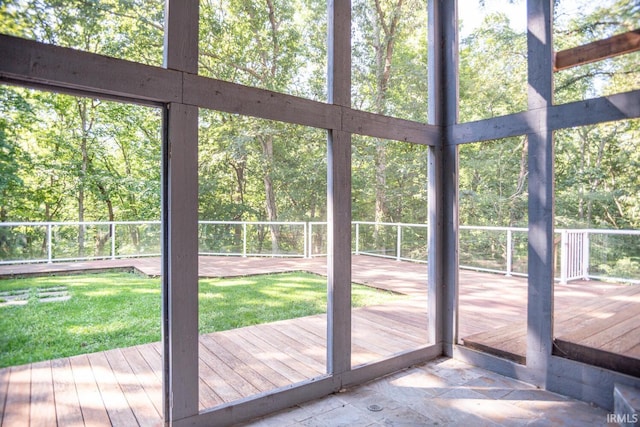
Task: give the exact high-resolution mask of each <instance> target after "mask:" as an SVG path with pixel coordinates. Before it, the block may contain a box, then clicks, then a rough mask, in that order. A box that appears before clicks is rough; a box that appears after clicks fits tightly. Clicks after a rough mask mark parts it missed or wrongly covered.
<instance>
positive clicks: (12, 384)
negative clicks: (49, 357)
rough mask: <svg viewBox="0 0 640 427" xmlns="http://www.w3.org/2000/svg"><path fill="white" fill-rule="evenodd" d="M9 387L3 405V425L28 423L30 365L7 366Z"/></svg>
mask: <svg viewBox="0 0 640 427" xmlns="http://www.w3.org/2000/svg"><path fill="white" fill-rule="evenodd" d="M9 370H10V371H9V387H8V389H7V400H6V403H5V407H4V417H3V420H2V425H3V426H19V425H24V424H25V422H26V425H29V423H30V415H31V411H30V400H31V365H23V366H12V367H11V368H9Z"/></svg>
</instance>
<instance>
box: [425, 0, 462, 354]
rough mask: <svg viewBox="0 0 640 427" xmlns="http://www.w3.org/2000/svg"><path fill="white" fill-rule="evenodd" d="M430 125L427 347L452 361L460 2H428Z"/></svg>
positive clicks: (455, 312) (455, 315)
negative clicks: (433, 132)
mask: <svg viewBox="0 0 640 427" xmlns="http://www.w3.org/2000/svg"><path fill="white" fill-rule="evenodd" d="M428 7H429V10H428V19H429V43H428V46H429V55H428V57H429V73H428V74H429V89H428V91H429V112H428V113H429V120H428V122H429V124H432V125H436V126H440V129H441V132H442V136H441V143H440V144H439V145H437V146H433V147H431V146H430V147H429V154H428V155H429V170H428V181H429V195H428V198H429V200H428V205H429V219H428V227H429V242H428V276H427V277H428V294H429V299H428V304H429V307H428V310H427V312H428V314H429V342H430V343H432V344H442V348H443V354H445V355H447V356H452V355H453V346H454V345H455V343H456V340H457V323H458V268H459V256H458V252H459V251H458V237H459V224H458V147H457V146H456V145H451V144H449V139H450V138H449V135H450V131H451V128H452V126H453V125H455V124H456V123H457V122H458V100H459V89H458V87H459V85H458V2H457V0H429V4H428Z"/></svg>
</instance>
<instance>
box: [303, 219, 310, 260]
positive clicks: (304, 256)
mask: <svg viewBox="0 0 640 427" xmlns="http://www.w3.org/2000/svg"><path fill="white" fill-rule="evenodd" d="M308 227H309V225H308V223H306V222H305V223H304V224H303V225H302V234H303V236H304V243H303V244H302V257H303V258H308V257H307V246H308V242H309V240H308V233H307V232H308Z"/></svg>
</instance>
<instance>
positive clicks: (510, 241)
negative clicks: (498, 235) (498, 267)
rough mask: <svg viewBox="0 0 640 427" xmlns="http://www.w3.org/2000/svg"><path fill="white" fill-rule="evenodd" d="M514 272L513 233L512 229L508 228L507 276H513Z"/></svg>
mask: <svg viewBox="0 0 640 427" xmlns="http://www.w3.org/2000/svg"><path fill="white" fill-rule="evenodd" d="M512 272H513V233H512V232H511V230H507V274H506V275H505V276H507V277H511V273H512Z"/></svg>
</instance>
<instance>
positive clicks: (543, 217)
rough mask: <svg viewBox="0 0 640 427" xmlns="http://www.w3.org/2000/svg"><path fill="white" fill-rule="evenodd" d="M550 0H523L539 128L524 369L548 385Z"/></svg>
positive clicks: (534, 143)
mask: <svg viewBox="0 0 640 427" xmlns="http://www.w3.org/2000/svg"><path fill="white" fill-rule="evenodd" d="M552 20H553V0H527V46H528V48H527V50H528V69H529V71H528V74H529V76H528V80H529V91H528V104H529V110H530V111H531V110H537V111H539V112H540V114H541V117H539V119H538V123H539V126H540V127H539V130H537V131H536V132H534V133H531V134H529V135H528V138H529V209H528V210H529V243H528V271H529V279H528V284H529V287H528V289H529V290H528V306H527V307H528V308H527V368H531V371H532V373H533V375H534V378H535V379H534V380H535V381H536V382H537V383H538V385H539V386H541V387H546V383H547V369H548V366H549V361H550V357H551V350H552V343H553V276H554V271H553V221H554V168H553V163H554V159H553V154H554V151H553V132H552V131H551V130H550V129H549V128H548V112H547V111H548V108H549V107H551V106H552V104H553V45H552V38H551V34H552Z"/></svg>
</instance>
